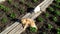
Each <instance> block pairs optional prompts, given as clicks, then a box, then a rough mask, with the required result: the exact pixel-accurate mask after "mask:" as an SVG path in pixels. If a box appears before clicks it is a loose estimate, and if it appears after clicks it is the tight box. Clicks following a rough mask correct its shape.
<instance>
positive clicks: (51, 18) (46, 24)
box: [0, 0, 60, 34]
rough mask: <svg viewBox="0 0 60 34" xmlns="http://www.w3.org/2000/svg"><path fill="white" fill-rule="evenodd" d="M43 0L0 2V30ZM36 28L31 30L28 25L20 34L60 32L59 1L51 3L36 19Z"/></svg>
mask: <svg viewBox="0 0 60 34" xmlns="http://www.w3.org/2000/svg"><path fill="white" fill-rule="evenodd" d="M42 1H43V0H18V1H17V0H6V2H4V3H1V4H0V32H2V31H3V30H5V29H6V28H7V27H9V26H10V25H12V24H13V23H14V22H16V21H20V19H21V17H23V16H24V15H25V14H26V13H28V12H32V10H33V9H34V8H35V7H36V6H37V5H38V4H40V3H41V2H42ZM35 20H36V25H37V27H38V30H37V31H36V32H34V31H33V32H32V31H31V30H30V27H28V28H27V29H26V31H24V32H23V33H21V34H60V1H59V0H54V1H53V3H52V4H51V5H50V6H49V7H48V8H47V9H46V12H43V13H42V14H41V15H39V16H38V17H37V18H36V19H35Z"/></svg>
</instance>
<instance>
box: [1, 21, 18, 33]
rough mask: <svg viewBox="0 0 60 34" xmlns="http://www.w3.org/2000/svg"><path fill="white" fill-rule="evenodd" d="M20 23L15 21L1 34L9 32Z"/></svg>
mask: <svg viewBox="0 0 60 34" xmlns="http://www.w3.org/2000/svg"><path fill="white" fill-rule="evenodd" d="M18 24H19V22H15V23H14V24H12V25H11V26H10V27H8V28H6V29H5V30H4V31H3V32H1V33H0V34H7V33H8V32H9V31H11V30H13V29H14V28H15V27H16V26H17V25H18Z"/></svg>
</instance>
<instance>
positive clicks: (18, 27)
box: [8, 24, 23, 34]
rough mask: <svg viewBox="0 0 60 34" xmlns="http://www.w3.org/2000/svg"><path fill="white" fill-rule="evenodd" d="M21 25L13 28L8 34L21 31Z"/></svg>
mask: <svg viewBox="0 0 60 34" xmlns="http://www.w3.org/2000/svg"><path fill="white" fill-rule="evenodd" d="M22 27H23V26H22V24H19V25H18V26H17V27H16V28H14V29H13V30H12V31H11V32H9V33H8V34H15V33H16V32H17V31H18V30H19V29H20V31H21V30H23V28H22Z"/></svg>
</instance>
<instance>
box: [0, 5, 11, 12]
mask: <svg viewBox="0 0 60 34" xmlns="http://www.w3.org/2000/svg"><path fill="white" fill-rule="evenodd" d="M0 9H2V10H4V11H5V12H8V11H10V10H11V9H10V8H9V7H6V6H4V5H2V4H0Z"/></svg>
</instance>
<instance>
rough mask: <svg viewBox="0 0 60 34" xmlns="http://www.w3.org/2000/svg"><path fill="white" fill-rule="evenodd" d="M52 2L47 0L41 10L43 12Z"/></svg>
mask: <svg viewBox="0 0 60 34" xmlns="http://www.w3.org/2000/svg"><path fill="white" fill-rule="evenodd" d="M52 2H53V0H49V1H48V2H46V3H45V4H44V5H42V6H41V10H42V11H45V9H46V8H47V7H48V6H49V5H50V4H51V3H52Z"/></svg>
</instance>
